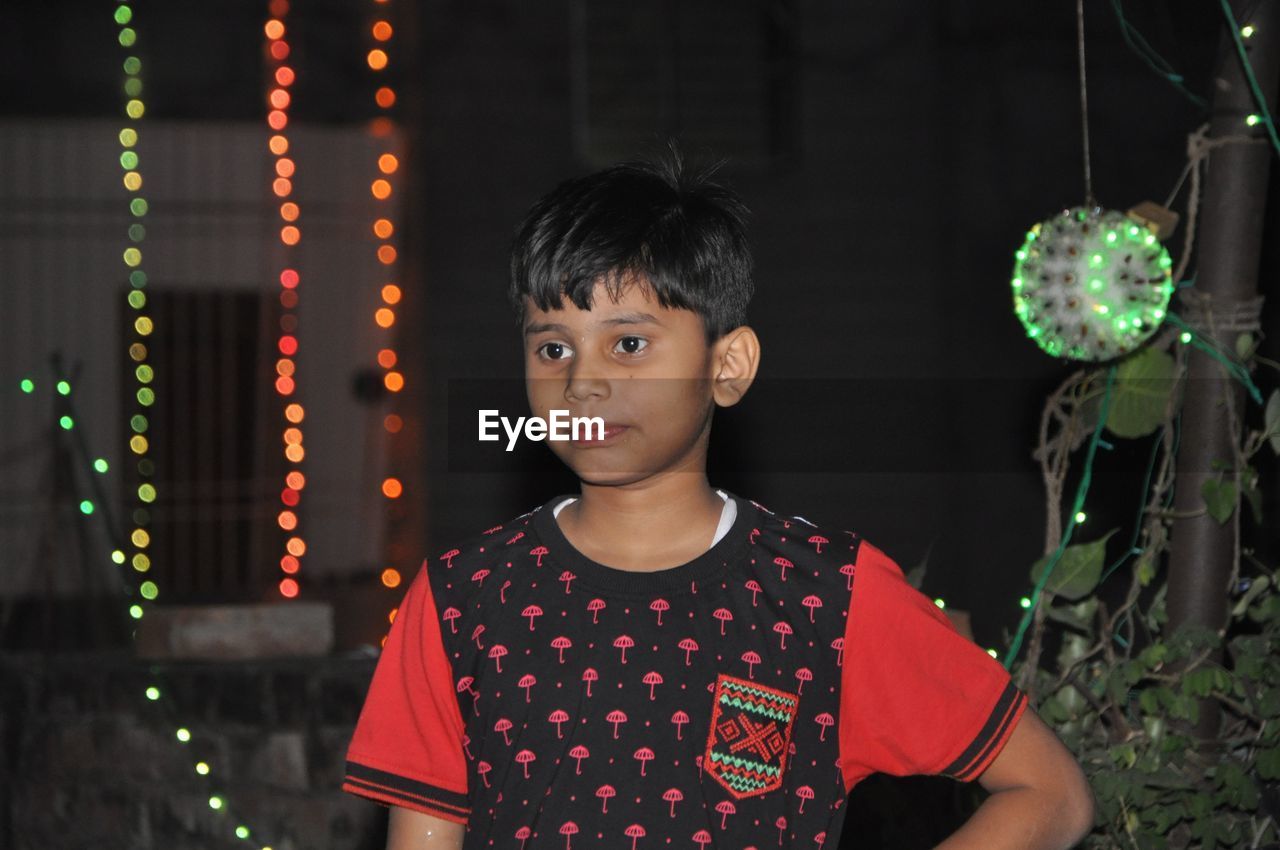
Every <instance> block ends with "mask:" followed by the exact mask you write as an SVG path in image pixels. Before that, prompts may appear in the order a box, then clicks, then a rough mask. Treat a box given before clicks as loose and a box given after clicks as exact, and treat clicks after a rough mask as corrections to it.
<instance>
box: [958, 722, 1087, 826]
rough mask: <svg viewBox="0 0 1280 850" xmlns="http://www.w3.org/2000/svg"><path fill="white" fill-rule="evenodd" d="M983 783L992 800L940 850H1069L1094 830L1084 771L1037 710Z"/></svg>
mask: <svg viewBox="0 0 1280 850" xmlns="http://www.w3.org/2000/svg"><path fill="white" fill-rule="evenodd" d="M978 782H980V783H981V784H982V787H984V788H986V789H987V790H988V791H990V792H991V796H990V797H989V798H987V800H985V801H984V802H983V804H982V806H980V807H979V808H978V811H977V812H975V813H974V815H973V817H971V818H970V819H969V821H968V822H967V823H966V824H965V825H964V826H963V827H961V828H960V829H959V830H957V831H956V832H955V833H954V834H953V835H952V836H951V837H950V838H948V839H947V840H946V841H944V842H942V843H941V844H939V845H938V850H969V848H973V850H1002V848H1010V850H1012V848H1017V850H1066V848H1068V847H1074V846H1075V845H1076V844H1077V843H1079V842H1080V841H1081V840H1083V838H1084V837H1085V836H1086V835H1088V834H1089V831H1090V830H1091V829H1092V828H1093V819H1094V799H1093V791H1092V790H1091V789H1090V788H1089V783H1088V780H1086V779H1085V776H1084V772H1083V771H1082V770H1081V769H1080V765H1079V764H1077V763H1076V760H1075V757H1074V756H1073V755H1072V754H1071V752H1070V751H1069V750H1068V749H1067V748H1066V747H1064V746H1063V745H1062V742H1061V741H1059V740H1058V737H1057V736H1056V735H1055V734H1054V733H1053V730H1051V729H1050V728H1049V727H1048V726H1046V725H1045V723H1044V721H1043V720H1041V719H1040V718H1039V717H1038V716H1037V715H1036V713H1035V712H1034V711H1030V710H1028V711H1026V712H1024V713H1023V715H1022V718H1021V719H1020V720H1019V721H1018V725H1017V726H1016V727H1015V728H1014V730H1013V733H1012V734H1011V735H1010V736H1009V740H1008V742H1007V743H1006V744H1005V746H1004V749H1003V750H1001V751H1000V755H998V756H997V757H996V759H995V761H993V762H992V763H991V765H990V766H989V767H988V768H987V769H986V770H985V771H984V772H983V773H982V775H981V776H979V777H978Z"/></svg>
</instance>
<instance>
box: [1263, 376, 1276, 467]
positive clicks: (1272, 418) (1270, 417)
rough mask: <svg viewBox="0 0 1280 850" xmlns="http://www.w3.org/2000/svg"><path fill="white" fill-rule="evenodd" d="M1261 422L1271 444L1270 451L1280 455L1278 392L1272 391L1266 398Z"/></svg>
mask: <svg viewBox="0 0 1280 850" xmlns="http://www.w3.org/2000/svg"><path fill="white" fill-rule="evenodd" d="M1263 421H1265V422H1266V425H1267V430H1266V432H1265V433H1266V435H1267V439H1268V440H1269V441H1270V442H1271V450H1272V451H1273V452H1275V453H1276V454H1278V455H1280V390H1272V391H1271V395H1270V396H1269V397H1268V398H1267V407H1266V412H1265V414H1264V416H1263Z"/></svg>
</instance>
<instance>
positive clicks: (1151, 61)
mask: <svg viewBox="0 0 1280 850" xmlns="http://www.w3.org/2000/svg"><path fill="white" fill-rule="evenodd" d="M1111 7H1112V9H1114V10H1115V13H1116V20H1117V21H1118V22H1119V23H1120V35H1121V36H1123V37H1124V43H1125V44H1127V45H1128V46H1129V49H1130V50H1132V51H1133V52H1134V53H1135V54H1137V56H1138V58H1139V59H1141V60H1142V61H1143V62H1145V63H1146V65H1147V67H1148V68H1150V69H1151V70H1152V71H1155V72H1156V73H1157V74H1159V75H1160V76H1161V77H1164V78H1165V79H1166V80H1168V81H1169V82H1170V83H1171V84H1173V86H1174V87H1175V88H1176V89H1177V90H1178V91H1180V92H1182V94H1183V95H1185V96H1186V98H1187V99H1188V100H1190V101H1191V102H1192V103H1194V104H1195V105H1196V106H1198V107H1200V108H1201V109H1207V108H1208V104H1207V103H1206V102H1205V99H1204V98H1202V97H1200V95H1198V94H1195V93H1194V92H1192V91H1190V90H1189V89H1188V88H1187V87H1186V86H1184V85H1183V84H1182V83H1183V80H1184V79H1185V78H1184V77H1183V76H1182V75H1181V74H1179V73H1178V72H1177V71H1175V70H1174V69H1173V66H1172V65H1170V64H1169V63H1168V62H1166V61H1165V59H1164V57H1163V56H1161V55H1160V54H1159V53H1157V52H1156V50H1155V48H1154V47H1152V46H1151V44H1150V42H1148V41H1147V40H1146V38H1144V37H1143V35H1142V33H1140V32H1138V30H1137V28H1136V27H1134V26H1133V24H1131V23H1129V19H1128V18H1126V17H1125V14H1124V5H1123V3H1122V2H1121V0H1111Z"/></svg>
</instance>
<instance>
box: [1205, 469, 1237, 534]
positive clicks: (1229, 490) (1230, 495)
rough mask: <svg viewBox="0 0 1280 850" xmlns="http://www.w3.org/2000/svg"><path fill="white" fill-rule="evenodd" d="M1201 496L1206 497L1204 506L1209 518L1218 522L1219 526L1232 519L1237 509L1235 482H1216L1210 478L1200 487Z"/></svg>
mask: <svg viewBox="0 0 1280 850" xmlns="http://www.w3.org/2000/svg"><path fill="white" fill-rule="evenodd" d="M1200 495H1201V496H1202V497H1204V505H1205V507H1206V508H1207V509H1208V510H1209V516H1211V517H1213V518H1214V519H1215V520H1217V522H1218V525H1222V524H1224V523H1225V522H1226V521H1227V520H1228V519H1230V518H1231V512H1232V511H1234V510H1235V509H1236V485H1235V482H1234V481H1215V480H1213V479H1212V478H1210V479H1209V480H1208V481H1205V482H1204V483H1203V484H1201V485H1200Z"/></svg>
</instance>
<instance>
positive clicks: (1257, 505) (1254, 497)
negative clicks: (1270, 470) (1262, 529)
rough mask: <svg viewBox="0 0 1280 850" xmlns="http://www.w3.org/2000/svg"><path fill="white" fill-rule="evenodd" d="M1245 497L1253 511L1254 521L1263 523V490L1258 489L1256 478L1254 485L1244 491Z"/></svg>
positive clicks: (1259, 523)
mask: <svg viewBox="0 0 1280 850" xmlns="http://www.w3.org/2000/svg"><path fill="white" fill-rule="evenodd" d="M1244 498H1245V501H1246V502H1248V503H1249V510H1250V511H1251V512H1252V513H1253V521H1254V522H1256V523H1257V524H1258V525H1262V492H1261V491H1260V490H1259V489H1258V486H1257V482H1256V480H1255V482H1254V486H1252V487H1249V488H1248V489H1246V490H1245V491H1244Z"/></svg>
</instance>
